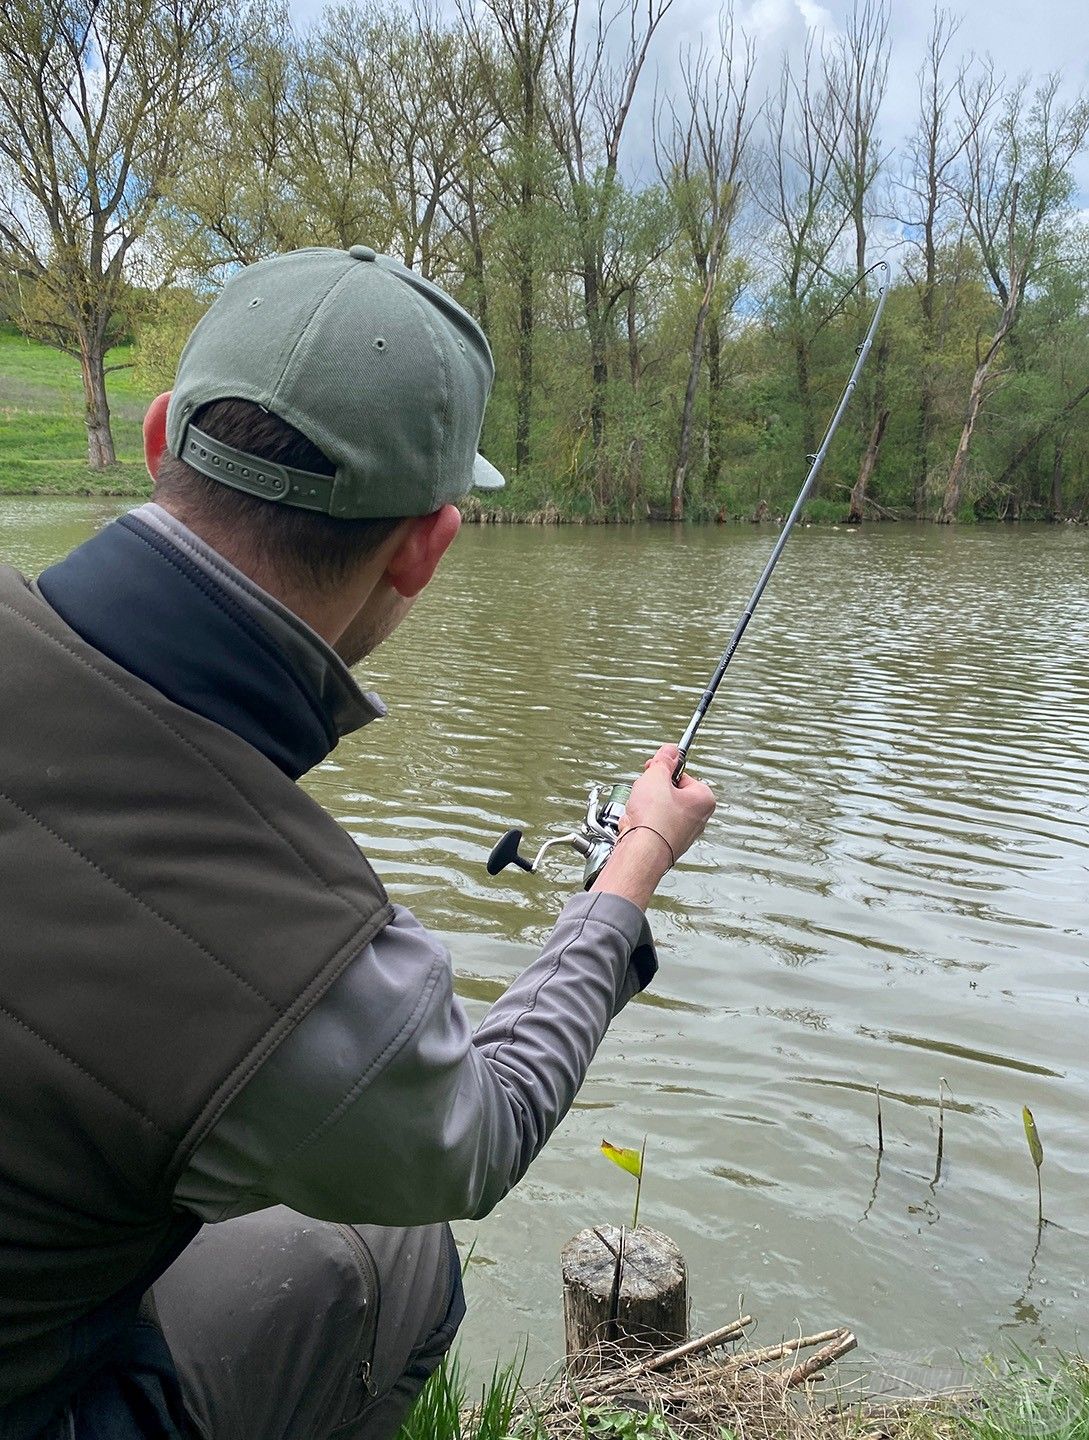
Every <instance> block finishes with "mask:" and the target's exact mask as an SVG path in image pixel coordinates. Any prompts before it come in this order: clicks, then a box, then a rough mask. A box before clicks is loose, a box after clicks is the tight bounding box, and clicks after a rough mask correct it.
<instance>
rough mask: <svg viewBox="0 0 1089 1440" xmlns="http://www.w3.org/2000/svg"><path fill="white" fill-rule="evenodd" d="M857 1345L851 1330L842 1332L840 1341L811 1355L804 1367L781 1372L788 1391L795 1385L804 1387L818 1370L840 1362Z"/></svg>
mask: <svg viewBox="0 0 1089 1440" xmlns="http://www.w3.org/2000/svg"><path fill="white" fill-rule="evenodd" d="M857 1344H858V1341H857V1340H856V1339H855V1337H854V1335H852V1334H851V1332H850V1330H841V1331H840V1336H839V1339H838V1340H833V1341H832V1343H831V1344H830V1345H826V1346H825V1347H824V1349H823V1350H818V1351H817V1353H816V1354H815V1355H811V1356H810V1357H809V1359H808V1360H806V1362H805V1363H804V1364H803V1365H799V1366H797V1367H796V1368H795V1369H792V1370H781V1371H780V1372H779V1373H780V1374H781V1375H782V1377H783V1379H784V1380H785V1381H786V1384H787V1388H788V1389H790V1388H791V1387H792V1386H794V1385H804V1384H805V1382H806V1381H807V1380H808V1379H810V1378H811V1377H812V1376H813V1375H815V1374H816V1373H817V1371H818V1370H823V1369H825V1368H826V1367H827V1366H828V1365H831V1364H832V1362H833V1361H834V1360H839V1359H840V1358H841V1356H843V1355H846V1354H847V1353H848V1352H849V1351H851V1350H853V1349H854V1348H855V1346H856V1345H857Z"/></svg>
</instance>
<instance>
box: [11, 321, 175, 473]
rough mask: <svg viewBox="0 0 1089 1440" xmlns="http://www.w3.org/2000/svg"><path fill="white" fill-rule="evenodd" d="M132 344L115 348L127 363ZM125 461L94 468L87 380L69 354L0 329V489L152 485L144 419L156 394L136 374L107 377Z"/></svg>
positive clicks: (116, 360) (119, 361) (116, 357)
mask: <svg viewBox="0 0 1089 1440" xmlns="http://www.w3.org/2000/svg"><path fill="white" fill-rule="evenodd" d="M128 360H129V350H128V347H126V346H121V347H119V348H118V349H116V350H113V351H111V352H110V354H109V356H108V358H107V363H108V364H110V365H123V364H126V363H127V362H128ZM106 385H107V389H108V392H109V397H110V411H111V414H112V417H113V436H114V443H115V445H116V447H117V455H118V461H119V463H118V464H117V465H116V466H115V467H113V468H112V469H111V470H107V471H95V470H90V469H88V467H87V431H86V428H85V426H84V423H83V385H82V382H81V380H80V373H79V363H78V362H77V361H76V360H74V359H73V358H72V357H71V356H70V355H62V354H61V353H60V351H58V350H50V349H49V348H48V347H47V346H45V345H38V344H36V343H35V342H33V341H31V340H26V339H25V338H24V337H23V336H22V335H20V334H19V333H18V332H17V331H16V330H14V329H12V328H10V327H7V326H4V327H0V452H2V453H3V457H4V460H3V464H2V465H0V494H7V495H134V496H137V495H138V496H143V495H146V494H148V493H149V491H150V489H151V485H150V481H149V480H148V476H147V472H146V470H145V469H144V463H143V441H142V438H141V430H140V427H141V423H142V421H143V418H144V411H145V410H146V409H147V405H148V402H149V401H150V399H151V396H149V395H147V394H145V393H144V392H143V391H142V390H141V389H140V388H139V387H138V386H137V385H136V384H135V383H134V381H133V378H132V372H131V371H129V370H118V371H115V372H114V373H113V374H112V375H108V376H107V377H106Z"/></svg>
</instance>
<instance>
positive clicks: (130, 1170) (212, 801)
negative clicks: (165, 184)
mask: <svg viewBox="0 0 1089 1440" xmlns="http://www.w3.org/2000/svg"><path fill="white" fill-rule="evenodd" d="M492 374H493V371H492V361H491V355H490V353H489V350H488V346H487V343H486V341H485V339H484V336H483V334H482V333H481V331H480V330H479V328H478V327H477V326H476V325H475V324H474V322H473V321H472V320H471V319H470V317H469V316H468V315H467V314H466V313H465V312H464V311H463V310H462V309H461V308H460V307H459V306H458V305H456V304H455V303H454V302H453V301H452V300H451V299H450V298H449V297H448V296H447V295H445V294H444V293H443V292H442V291H440V290H439V289H437V288H436V287H435V286H433V285H431V284H429V283H428V282H427V281H425V280H423V279H421V278H420V277H419V276H417V275H415V274H413V273H412V272H411V271H409V270H407V269H405V268H404V267H403V266H400V265H398V264H397V263H396V262H394V261H392V260H389V259H387V258H385V257H381V256H377V255H375V253H374V251H373V250H370V249H369V248H367V247H365V246H353V248H352V249H351V250H350V251H348V252H346V253H345V252H341V251H336V250H321V249H313V250H302V251H297V252H294V253H292V254H288V255H283V256H279V257H277V258H275V259H272V260H268V261H264V262H261V263H260V264H257V265H254V266H252V267H250V268H249V269H246V270H243V271H242V272H240V273H239V274H238V275H236V276H235V277H234V278H233V279H232V280H231V281H230V282H229V283H228V284H227V286H226V287H225V289H224V291H223V293H222V295H221V297H220V298H219V299H218V300H217V301H216V303H215V304H214V305H213V306H212V308H211V310H210V311H209V312H208V314H207V315H206V317H205V318H204V319H203V320H202V321H201V323H200V324H199V325H198V326H197V329H196V330H195V332H194V333H193V335H192V337H191V338H190V340H189V343H188V345H187V346H186V349H185V351H184V353H183V355H182V359H181V363H180V367H179V371H178V377H177V383H176V385H175V389H174V391H173V394H172V396H165V395H164V396H160V397H159V399H158V400H156V401H155V402H154V404H153V405H152V407H151V409H150V411H149V413H148V416H147V419H146V422H145V444H146V453H147V463H148V468H149V470H150V472H151V475H152V476H153V478H154V481H155V491H154V502H153V503H152V504H149V505H145V506H142V507H140V508H139V509H137V510H135V511H134V512H132V513H131V514H129V515H126V516H124V517H122V518H121V519H120V520H118V521H116V522H115V523H113V524H111V525H109V526H107V527H106V528H105V529H104V530H102V531H101V532H100V533H99V534H98V535H96V536H95V537H94V538H93V539H91V540H90V541H88V542H87V543H86V544H85V545H82V546H81V547H80V548H79V549H77V550H76V551H74V552H73V553H72V554H71V555H69V556H68V557H67V558H66V559H65V560H63V561H61V562H60V564H58V565H55V566H53V567H52V568H51V569H49V570H47V571H45V573H44V574H42V575H41V576H40V577H39V579H38V581H37V583H36V584H28V583H27V582H26V581H24V580H23V579H22V578H21V577H20V576H18V575H16V574H15V573H14V572H13V571H11V570H5V571H3V572H2V573H0V626H2V637H0V645H2V654H3V657H4V671H5V683H4V685H3V687H2V688H0V726H2V733H3V735H4V758H3V766H2V777H3V778H2V783H0V873H2V875H3V881H4V893H5V922H6V923H5V940H4V950H3V962H2V965H0V1029H2V1031H3V1040H4V1056H5V1104H4V1107H3V1112H2V1114H0V1440H28V1437H32V1436H48V1437H54V1436H78V1437H84V1436H88V1437H110V1440H129V1437H136V1436H163V1437H174V1436H182V1435H189V1436H192V1435H197V1436H201V1437H204V1440H271V1437H290V1440H317V1437H324V1436H339V1437H353V1440H354V1437H368V1440H370V1437H381V1436H389V1435H392V1434H393V1433H394V1431H395V1430H396V1428H397V1426H398V1424H399V1422H400V1420H401V1418H402V1417H403V1415H404V1414H405V1412H406V1411H407V1409H408V1406H409V1405H410V1403H411V1401H412V1399H413V1398H414V1396H415V1395H416V1393H417V1392H418V1390H419V1388H420V1386H421V1385H422V1384H423V1381H424V1380H425V1379H426V1377H427V1375H428V1374H429V1373H430V1372H431V1370H432V1369H433V1368H434V1366H435V1365H436V1364H437V1363H438V1360H439V1358H440V1357H441V1355H442V1354H443V1352H444V1351H445V1349H446V1348H447V1347H448V1346H449V1344H450V1341H451V1339H452V1337H453V1334H454V1332H455V1330H456V1328H457V1325H458V1323H459V1321H460V1318H461V1315H462V1313H463V1308H464V1307H463V1302H462V1298H461V1285H460V1273H459V1267H458V1264H457V1256H456V1252H455V1249H454V1246H453V1242H452V1238H451V1235H450V1231H449V1227H448V1225H447V1224H446V1223H445V1222H446V1221H448V1220H450V1219H453V1218H455V1217H458V1216H479V1215H483V1214H485V1213H487V1212H488V1211H489V1210H490V1209H491V1208H492V1207H493V1206H494V1205H495V1204H496V1203H497V1201H498V1200H500V1199H501V1198H502V1196H503V1195H504V1194H505V1193H506V1192H507V1191H508V1190H509V1189H510V1188H511V1186H513V1185H514V1184H516V1183H517V1181H518V1180H519V1179H520V1178H521V1176H522V1175H523V1174H524V1172H525V1170H526V1168H527V1167H528V1165H529V1164H530V1162H531V1161H532V1160H533V1158H534V1156H535V1155H536V1154H537V1153H538V1151H539V1150H540V1149H541V1147H542V1146H543V1144H544V1143H545V1141H546V1140H547V1138H548V1136H549V1134H550V1133H551V1131H552V1130H553V1129H554V1127H555V1126H556V1124H557V1123H558V1122H559V1120H560V1119H561V1118H562V1116H563V1115H564V1114H565V1113H566V1111H567V1109H568V1107H569V1105H570V1103H571V1101H572V1099H573V1097H574V1095H575V1093H576V1091H577V1090H578V1087H579V1085H580V1084H581V1083H582V1080H583V1077H584V1075H585V1073H586V1069H587V1066H588V1065H589V1062H590V1060H591V1058H592V1056H593V1054H594V1052H595V1050H596V1048H597V1046H598V1044H599V1042H600V1040H601V1038H602V1035H603V1034H604V1032H605V1030H606V1028H607V1026H608V1024H609V1022H610V1021H611V1020H612V1018H613V1016H614V1015H615V1014H616V1013H617V1012H618V1011H619V1010H620V1008H621V1007H622V1006H623V1005H624V1004H625V1003H626V1001H627V1000H628V999H629V998H630V996H631V995H632V994H633V993H635V992H636V991H637V990H639V989H640V988H641V987H642V986H644V985H646V984H647V983H648V981H649V980H650V978H651V976H652V975H653V973H654V970H655V968H656V960H655V957H654V951H653V945H652V942H651V940H650V936H649V931H648V930H647V928H646V924H645V920H644V915H643V912H644V910H645V907H646V905H647V903H648V902H649V900H650V897H651V895H652V893H653V891H654V889H655V886H656V885H657V883H658V882H659V880H660V879H661V877H662V875H663V874H664V873H665V871H666V870H667V869H668V868H669V866H670V865H671V863H673V861H674V859H675V858H676V857H677V856H679V855H680V854H681V853H682V852H683V851H684V850H686V849H687V847H688V846H689V845H690V844H691V843H692V842H693V840H694V839H695V838H696V837H697V836H698V834H699V833H700V832H701V831H702V829H703V826H704V824H705V823H706V821H707V819H708V817H709V815H710V814H711V812H712V810H713V807H714V802H713V799H712V798H711V795H710V792H709V791H708V790H707V789H706V787H705V786H703V785H700V784H699V783H697V782H696V781H694V780H692V779H690V778H686V779H684V780H683V781H682V782H681V784H680V786H679V787H674V786H673V785H672V783H671V767H672V762H673V759H674V758H675V752H673V751H670V750H668V749H667V750H664V751H662V752H660V753H659V755H658V756H657V757H655V758H654V759H653V760H652V761H649V762H648V764H647V769H646V772H645V774H644V775H643V776H642V777H641V778H640V779H639V780H638V781H637V782H636V785H635V787H634V789H633V791H632V798H631V803H630V806H629V808H628V814H627V822H626V828H625V832H624V834H623V835H622V836H621V838H620V840H619V842H618V843H617V846H616V849H615V851H614V853H613V856H612V858H611V859H610V860H609V862H608V864H607V865H606V866H605V868H604V870H603V871H602V874H601V876H600V878H599V879H598V880H597V882H596V884H595V885H594V887H593V889H592V890H591V891H590V893H588V894H582V895H578V896H577V897H576V898H574V899H573V900H571V901H570V902H569V903H568V904H567V906H566V907H565V908H564V910H563V912H562V914H561V915H560V917H559V919H558V921H557V923H556V927H555V929H554V930H553V932H552V935H551V937H550V938H549V940H548V942H547V943H546V945H545V947H544V950H543V952H542V954H541V956H540V958H539V959H538V960H537V961H536V962H535V963H534V964H533V965H531V966H530V967H529V968H528V969H527V970H526V972H525V973H524V974H523V975H522V976H521V977H520V978H519V979H518V980H517V981H516V982H515V983H514V984H513V985H512V986H511V988H510V989H509V990H508V992H507V993H506V995H505V996H504V997H503V998H502V999H501V1000H499V1001H498V1002H497V1003H496V1004H495V1005H494V1006H493V1007H492V1009H491V1010H490V1012H489V1013H488V1015H487V1016H486V1017H485V1019H484V1022H483V1023H482V1025H481V1026H480V1027H479V1028H478V1030H477V1031H476V1033H475V1034H473V1033H472V1032H471V1031H470V1029H469V1026H468V1024H467V1022H466V1017H465V1014H464V1012H463V1010H462V1007H461V1005H460V1004H459V1002H458V1001H457V999H456V997H455V996H454V994H453V989H452V980H451V971H450V962H449V957H448V955H447V953H446V951H445V950H444V949H443V947H442V946H441V944H440V943H439V942H438V941H437V940H436V939H435V938H434V937H433V936H431V935H430V934H428V932H427V931H426V930H425V929H424V928H423V927H422V926H421V925H420V924H419V922H418V921H416V920H415V919H414V917H413V916H412V915H411V914H410V913H409V912H408V911H406V910H404V909H402V908H401V907H399V906H395V905H391V904H390V902H389V900H388V898H387V896H386V893H385V891H384V890H383V888H382V885H381V883H380V882H379V880H378V879H377V877H376V876H375V875H374V873H373V871H372V870H371V869H370V867H369V865H368V864H367V862H366V860H365V859H364V858H363V856H362V855H361V854H360V853H359V851H358V849H357V848H356V846H355V845H354V843H353V842H352V841H351V839H350V838H349V837H348V836H347V835H346V834H345V833H344V832H343V831H342V830H341V829H340V827H339V826H338V825H337V824H336V823H335V822H334V821H333V820H332V819H331V818H330V817H329V816H327V815H326V814H325V813H324V812H323V811H322V810H321V809H320V808H319V807H318V806H317V805H316V804H315V803H314V802H313V801H312V800H311V799H310V798H309V797H308V796H307V795H306V794H305V793H304V792H303V791H302V790H300V789H299V787H298V786H297V784H296V783H295V782H296V781H297V780H298V778H299V777H300V776H301V775H302V774H304V773H305V772H306V771H307V770H308V769H309V768H310V767H311V766H313V765H314V764H316V763H317V762H318V761H320V760H321V759H323V758H324V757H325V755H326V754H328V752H329V751H330V750H331V749H332V748H333V747H334V746H335V745H336V743H337V740H338V738H339V737H340V736H341V735H343V734H345V733H347V732H348V731H350V730H353V729H356V728H358V727H359V726H361V725H365V724H367V723H368V722H369V721H371V720H373V719H375V718H377V717H379V716H380V715H381V714H382V713H383V710H382V706H381V702H380V701H379V700H378V698H377V697H376V696H375V695H373V694H368V693H366V692H363V691H361V690H360V689H359V687H358V686H357V685H356V683H355V681H354V680H353V679H352V676H351V675H350V673H349V669H348V667H349V666H350V665H353V664H355V663H356V662H357V661H359V660H360V659H362V657H363V656H365V655H366V654H367V653H368V652H369V651H370V650H371V649H372V648H373V647H374V646H375V645H376V644H378V643H379V642H380V641H381V640H382V639H383V638H384V637H385V636H387V635H388V634H390V632H391V631H392V630H393V629H394V628H395V627H396V626H397V625H398V624H399V623H400V621H401V620H402V619H403V618H404V616H405V615H406V613H407V612H408V610H409V608H410V607H411V605H412V602H413V600H414V599H415V597H416V596H417V595H418V594H419V593H420V591H421V590H423V588H424V587H425V586H426V585H427V583H428V581H429V580H430V579H431V577H432V575H433V574H434V572H435V569H436V567H437V565H438V564H439V561H440V560H441V558H442V556H443V554H444V552H445V551H446V549H447V548H448V546H449V545H450V543H451V541H452V540H453V539H454V537H455V535H456V533H457V530H458V525H459V519H460V517H459V513H458V510H457V508H456V506H455V504H454V503H453V502H455V501H456V500H457V499H458V498H459V497H460V496H462V495H463V494H465V493H466V492H467V490H468V489H469V487H470V485H471V484H472V483H474V482H475V483H478V484H483V485H485V486H491V487H495V486H497V485H500V484H502V478H501V477H500V476H499V475H498V473H497V472H496V471H494V470H493V469H492V467H490V466H489V465H488V464H487V462H486V461H483V460H482V459H481V458H480V457H479V456H478V455H477V444H478V441H479V435H480V428H481V422H482V418H483V413H484V405H485V402H486V399H487V394H488V391H489V388H490V385H491V381H492ZM202 1227H203V1228H202Z"/></svg>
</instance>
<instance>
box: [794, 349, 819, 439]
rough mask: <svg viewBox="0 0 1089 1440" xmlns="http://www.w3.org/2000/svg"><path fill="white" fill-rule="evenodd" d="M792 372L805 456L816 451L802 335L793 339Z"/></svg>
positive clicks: (807, 358)
mask: <svg viewBox="0 0 1089 1440" xmlns="http://www.w3.org/2000/svg"><path fill="white" fill-rule="evenodd" d="M794 370H795V374H796V375H797V378H798V395H799V398H800V399H801V402H802V445H803V446H804V447H805V453H806V455H807V456H809V455H812V454H813V451H814V450H815V449H816V445H817V441H816V436H815V435H814V433H813V397H812V395H811V394H810V385H809V346H808V345H807V344H806V340H805V336H804V335H800V334H799V335H796V336H795V337H794Z"/></svg>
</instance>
